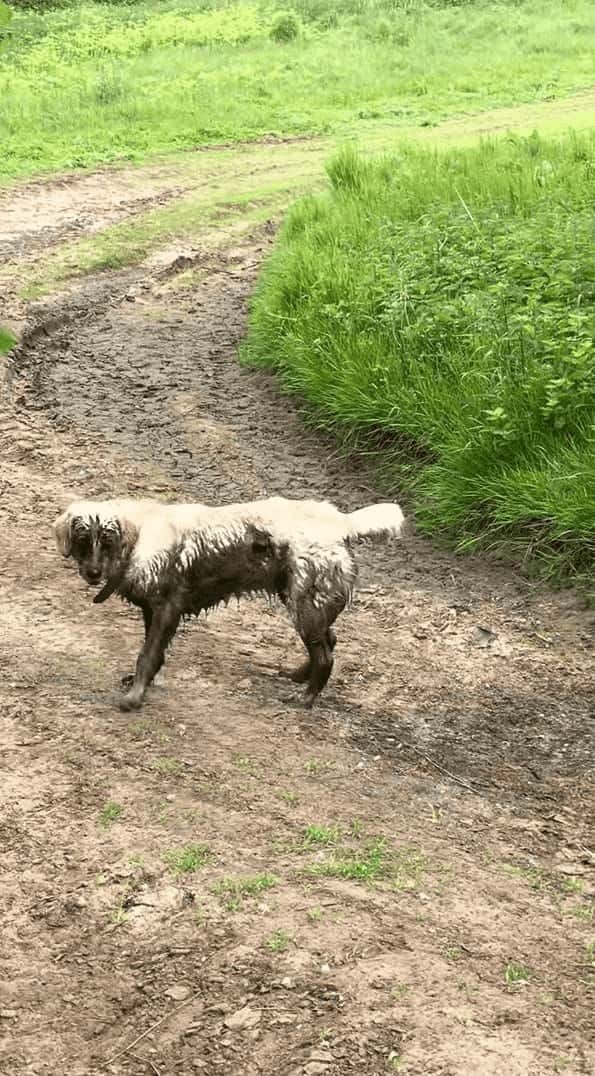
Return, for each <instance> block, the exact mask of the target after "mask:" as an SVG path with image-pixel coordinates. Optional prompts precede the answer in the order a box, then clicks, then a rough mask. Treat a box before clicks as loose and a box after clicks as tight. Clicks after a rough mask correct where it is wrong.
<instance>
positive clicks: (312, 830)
mask: <svg viewBox="0 0 595 1076" xmlns="http://www.w3.org/2000/svg"><path fill="white" fill-rule="evenodd" d="M339 835H340V834H339V829H338V827H337V826H332V827H329V826H316V825H313V826H306V828H305V830H304V836H303V847H304V848H312V847H313V846H314V845H318V844H336V843H337V841H338V839H339Z"/></svg>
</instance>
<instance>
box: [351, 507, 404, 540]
mask: <svg viewBox="0 0 595 1076" xmlns="http://www.w3.org/2000/svg"><path fill="white" fill-rule="evenodd" d="M345 520H346V523H347V527H346V534H345V539H346V541H348V542H349V541H351V542H357V541H362V540H364V539H366V538H398V537H399V536H400V534H401V532H402V530H403V527H404V524H405V517H404V515H403V513H402V511H401V509H400V508H399V505H398V504H371V505H369V506H368V507H367V508H359V509H358V511H357V512H351V513H350V514H349V515H346V516H345Z"/></svg>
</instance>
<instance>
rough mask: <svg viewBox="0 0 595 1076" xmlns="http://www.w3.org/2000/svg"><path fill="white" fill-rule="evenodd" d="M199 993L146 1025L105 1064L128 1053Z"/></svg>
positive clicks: (199, 992)
mask: <svg viewBox="0 0 595 1076" xmlns="http://www.w3.org/2000/svg"><path fill="white" fill-rule="evenodd" d="M200 995H201V991H200V990H199V991H197V993H196V994H193V995H192V997H191V998H187V999H186V1001H183V1002H182V1004H181V1005H178V1007H177V1008H176V1009H172V1011H171V1012H167V1013H166V1014H165V1016H162V1017H161V1019H160V1020H157V1021H156V1022H155V1023H154V1024H151V1026H150V1027H148V1028H147V1030H146V1031H143V1033H142V1035H138V1037H137V1038H136V1039H133V1040H132V1042H129V1043H128V1046H125V1047H124V1049H123V1050H118V1053H117V1054H114V1055H113V1057H110V1059H109V1061H106V1062H105V1063H106V1065H112V1064H113V1063H114V1061H117V1060H118V1058H119V1057H122V1055H123V1054H128V1053H130V1051H131V1050H132V1047H133V1046H136V1044H137V1042H140V1041H141V1039H146V1037H147V1035H150V1034H151V1032H152V1031H154V1030H155V1028H156V1027H159V1025H160V1024H163V1023H165V1021H166V1020H169V1018H170V1016H175V1015H176V1013H178V1012H180V1009H185V1008H186V1006H187V1005H190V1004H191V1003H192V1002H193V1001H196V1000H197V998H199V997H200Z"/></svg>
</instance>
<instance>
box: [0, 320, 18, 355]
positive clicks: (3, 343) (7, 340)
mask: <svg viewBox="0 0 595 1076" xmlns="http://www.w3.org/2000/svg"><path fill="white" fill-rule="evenodd" d="M15 343H16V340H15V338H14V336H13V335H12V333H9V332H8V329H3V328H2V326H1V325H0V355H6V354H7V353H8V352H9V351H10V350H11V348H12V347H14V345H15Z"/></svg>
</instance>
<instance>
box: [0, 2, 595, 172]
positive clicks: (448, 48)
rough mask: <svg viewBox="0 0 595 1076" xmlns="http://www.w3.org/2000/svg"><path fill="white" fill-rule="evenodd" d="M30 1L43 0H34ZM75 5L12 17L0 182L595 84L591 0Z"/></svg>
mask: <svg viewBox="0 0 595 1076" xmlns="http://www.w3.org/2000/svg"><path fill="white" fill-rule="evenodd" d="M37 2H38V4H39V3H40V2H41V0H37ZM282 6H283V7H284V8H289V9H293V11H294V12H295V14H296V16H297V19H296V25H297V29H298V33H297V36H296V38H295V39H293V40H291V41H287V42H285V43H279V42H277V41H275V40H273V39H272V38H271V34H272V33H273V35H274V28H275V26H276V24H277V21H278V17H279V13H278V11H277V7H278V5H277V4H276V2H275V0H235V2H232V0H229V2H225V0H194V2H190V0H164V2H162V3H156V2H154V0H153V2H146V0H145V2H144V3H138V4H125V3H120V4H110V5H105V4H98V3H95V4H94V3H84V4H74V5H72V6H66V7H62V6H60V8H59V9H58V10H50V11H49V12H45V13H44V12H40V11H33V12H26V11H25V12H24V11H22V10H21V9H20V7H19V9H18V10H17V11H15V15H14V17H13V19H12V21H11V22H10V24H9V26H8V27H7V28H5V35H4V36H5V38H6V40H5V48H4V51H3V53H2V62H1V65H0V142H1V147H2V152H1V154H0V177H1V176H4V177H5V178H10V177H15V176H18V175H25V174H30V173H35V172H41V171H44V170H52V169H61V168H73V167H83V166H87V165H92V164H97V163H100V162H105V161H112V160H116V159H122V158H140V157H142V156H143V155H146V154H148V153H153V152H156V151H165V150H168V151H169V150H175V149H178V148H183V147H190V146H196V145H200V144H206V143H213V142H221V141H236V140H239V139H253V138H257V137H259V136H262V135H265V134H269V133H272V134H279V135H284V134H292V133H293V134H299V133H305V132H321V131H337V130H338V131H340V130H346V129H355V130H357V128H358V125H361V124H366V125H368V126H369V125H370V124H372V125H373V124H374V123H376V122H378V123H382V124H383V125H385V126H386V125H395V126H399V125H404V124H424V125H428V124H432V123H434V122H437V121H439V120H440V119H442V118H444V117H445V116H448V115H452V114H453V113H457V112H469V111H479V110H480V109H482V108H485V107H490V106H495V105H510V104H516V103H517V102H522V101H535V100H542V99H544V98H547V97H555V96H562V95H564V94H567V93H569V92H570V91H572V90H574V89H577V88H580V87H583V86H587V85H589V84H591V83H592V82H593V78H594V63H593V57H594V56H595V28H594V25H593V19H592V7H591V3H590V0H565V2H564V3H563V4H561V3H560V2H559V0H515V2H511V0H508V2H505V0H477V2H475V3H467V4H463V5H462V6H461V5H460V4H459V5H457V4H455V5H452V4H446V5H444V4H441V3H440V0H435V2H434V3H424V2H423V0H287V3H286V4H285V3H284V4H283V5H282Z"/></svg>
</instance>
